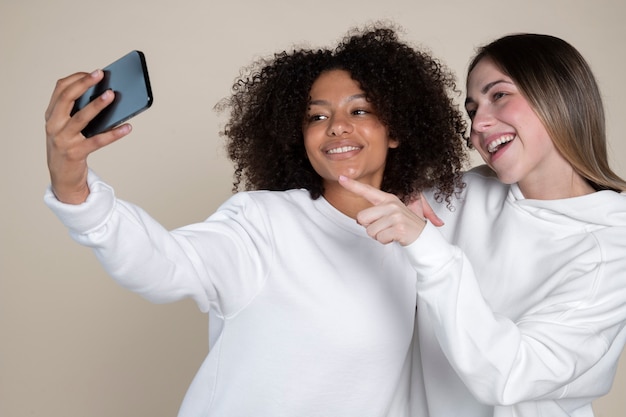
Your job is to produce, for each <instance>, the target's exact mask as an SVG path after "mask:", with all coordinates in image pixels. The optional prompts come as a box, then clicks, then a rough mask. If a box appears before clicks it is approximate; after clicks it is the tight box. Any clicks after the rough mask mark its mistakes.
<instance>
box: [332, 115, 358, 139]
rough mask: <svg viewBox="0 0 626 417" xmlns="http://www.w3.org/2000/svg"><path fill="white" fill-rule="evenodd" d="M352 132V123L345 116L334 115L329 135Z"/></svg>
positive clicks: (341, 134)
mask: <svg viewBox="0 0 626 417" xmlns="http://www.w3.org/2000/svg"><path fill="white" fill-rule="evenodd" d="M351 132H352V124H350V122H349V121H348V120H347V119H346V118H345V117H343V116H339V115H334V116H333V117H332V118H331V120H330V123H329V124H328V131H327V133H328V136H343V135H344V134H348V133H351Z"/></svg>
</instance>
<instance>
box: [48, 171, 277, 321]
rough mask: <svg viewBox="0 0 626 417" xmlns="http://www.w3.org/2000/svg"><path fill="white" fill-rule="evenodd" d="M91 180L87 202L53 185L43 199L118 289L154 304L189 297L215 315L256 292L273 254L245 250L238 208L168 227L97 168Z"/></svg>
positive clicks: (246, 240)
mask: <svg viewBox="0 0 626 417" xmlns="http://www.w3.org/2000/svg"><path fill="white" fill-rule="evenodd" d="M88 184H89V188H90V195H89V197H88V198H87V201H86V202H84V203H83V204H80V205H68V204H63V203H61V202H59V201H58V200H57V199H56V197H55V196H54V194H53V192H52V191H51V189H50V188H48V189H47V191H46V194H45V197H44V200H45V203H46V204H47V205H48V206H49V207H50V208H51V209H52V211H53V212H54V213H55V214H56V215H57V217H58V218H59V219H60V220H61V222H62V223H63V224H64V225H65V226H66V227H67V228H68V230H69V232H70V235H71V237H72V238H73V239H74V240H75V241H77V242H78V243H80V244H81V245H84V246H87V247H90V248H92V249H93V251H94V252H95V254H96V256H97V258H98V260H99V261H100V262H101V264H102V265H103V267H104V268H105V270H106V271H107V273H108V274H109V275H111V276H112V277H113V278H114V279H115V280H116V281H117V282H118V283H119V284H120V285H121V286H123V287H125V288H127V289H129V290H131V291H134V292H136V293H138V294H139V295H141V296H142V297H144V298H146V299H148V300H149V301H151V302H155V303H166V302H172V301H177V300H180V299H183V298H187V297H191V298H192V299H193V300H194V301H195V302H196V303H197V305H198V307H199V308H200V310H201V311H203V312H206V311H208V310H209V308H210V307H214V308H216V310H217V311H218V314H226V312H225V310H233V309H236V308H237V306H236V305H235V304H238V305H241V304H244V303H245V302H246V300H242V299H243V298H246V297H247V298H249V297H250V296H251V294H252V293H254V292H255V291H256V289H258V285H259V282H260V281H261V280H262V278H260V275H261V274H262V273H263V272H262V271H264V268H263V266H262V265H261V261H260V259H261V257H263V256H268V255H267V254H262V253H257V252H258V251H256V252H255V251H254V250H250V251H248V249H249V248H250V247H251V246H252V245H251V244H250V243H249V241H250V239H251V238H250V236H249V233H247V232H246V231H245V230H244V228H243V227H241V222H242V221H239V222H238V221H236V220H229V218H233V217H235V218H236V217H237V216H239V217H240V218H241V217H245V216H243V215H242V214H241V210H237V207H235V208H232V207H231V209H230V210H228V209H225V210H223V212H222V213H221V214H219V215H217V217H219V219H218V220H217V221H210V218H209V219H207V221H205V222H202V223H198V224H194V225H189V226H186V227H184V228H180V229H177V230H173V231H168V230H166V229H165V228H164V227H163V226H162V225H161V224H159V223H158V222H157V221H156V220H154V219H153V218H152V217H150V216H149V215H148V214H147V213H146V212H145V211H143V210H142V209H141V208H139V207H137V206H135V205H133V204H131V203H128V202H125V201H122V200H119V199H116V198H115V195H114V192H113V189H112V188H111V187H110V186H109V185H107V184H105V183H104V182H103V181H101V180H100V178H98V177H97V176H96V175H95V174H94V173H93V172H89V177H88ZM244 221H245V219H244ZM258 223H262V222H258ZM230 224H233V225H234V226H230ZM257 246H258V245H257ZM252 247H254V246H252ZM241 278H245V279H246V280H248V282H247V283H246V285H243V284H241V283H240V282H239V281H240V279H241ZM255 280H256V283H257V285H256V286H255V285H254V281H255ZM235 287H244V290H242V291H237V289H236V288H235ZM230 294H232V295H233V296H232V297H230V298H229V295H230Z"/></svg>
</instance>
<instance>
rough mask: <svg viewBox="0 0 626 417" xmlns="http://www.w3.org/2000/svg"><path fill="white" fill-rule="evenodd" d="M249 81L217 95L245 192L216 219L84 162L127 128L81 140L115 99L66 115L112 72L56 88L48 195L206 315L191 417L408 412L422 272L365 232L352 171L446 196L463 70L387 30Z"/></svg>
mask: <svg viewBox="0 0 626 417" xmlns="http://www.w3.org/2000/svg"><path fill="white" fill-rule="evenodd" d="M246 74H247V75H245V76H242V77H241V79H240V80H238V81H237V82H236V83H235V85H234V86H233V94H232V96H231V97H230V98H228V99H225V100H223V101H222V102H220V103H219V105H218V108H219V109H221V110H229V111H230V118H229V121H228V123H227V124H226V126H225V129H224V132H223V134H224V136H225V137H226V138H227V143H226V146H227V149H228V154H229V156H230V158H231V159H232V160H233V162H234V164H235V181H234V188H235V191H238V190H239V189H240V188H244V190H245V191H242V192H237V193H235V195H234V196H233V197H231V198H230V199H229V200H227V201H226V202H225V203H224V204H223V205H222V206H221V207H220V208H219V209H218V210H217V211H216V212H215V213H214V214H213V215H211V216H210V217H209V218H208V219H207V220H206V221H204V222H202V223H199V224H192V225H189V226H186V227H182V228H180V229H177V230H173V231H168V230H166V229H164V228H163V227H162V226H161V225H159V224H158V223H157V222H156V221H155V220H154V219H152V218H151V217H150V216H149V215H148V214H147V213H145V212H144V211H143V210H141V209H140V208H139V207H137V206H135V205H132V204H131V203H128V202H125V201H122V200H119V199H116V198H115V196H114V193H113V190H112V188H111V187H110V186H109V185H107V184H105V183H104V182H103V181H102V180H101V179H100V178H98V177H97V176H96V174H95V173H94V172H92V171H91V170H89V169H88V167H87V163H86V159H87V155H88V154H89V153H90V152H93V151H95V150H97V149H99V148H101V147H103V146H106V145H108V144H110V143H112V142H114V141H115V140H117V139H120V138H122V137H123V136H125V135H126V134H128V133H129V132H130V129H129V126H128V125H123V126H121V127H117V128H115V129H113V130H111V131H109V132H105V133H102V134H100V135H97V136H94V137H92V138H89V139H85V137H84V136H82V134H81V129H82V128H84V126H85V124H86V123H87V122H88V121H89V120H90V119H92V118H93V117H94V116H95V115H96V114H97V113H98V112H99V111H100V110H101V109H102V108H104V107H105V106H106V105H107V104H108V103H111V101H112V99H113V97H112V94H110V93H105V94H104V95H103V97H102V99H101V100H95V101H94V102H92V103H91V104H90V105H88V106H87V107H85V109H84V110H81V111H80V112H78V113H76V114H75V115H74V116H70V114H69V110H70V109H71V108H72V102H73V100H75V99H77V98H78V97H80V96H81V94H83V93H84V92H85V91H86V90H87V89H88V88H89V87H91V86H93V85H94V84H96V83H97V82H98V81H99V80H100V79H101V78H102V72H101V71H96V72H94V73H92V74H85V73H78V74H74V75H71V76H69V77H67V78H65V79H63V80H61V81H59V83H58V84H57V87H56V89H55V90H54V92H53V95H52V99H51V103H50V106H49V108H48V111H47V113H46V120H47V122H46V131H47V143H48V165H49V169H50V176H51V180H52V184H51V187H50V188H49V189H48V191H47V194H46V202H47V204H48V205H49V206H50V207H51V208H52V210H53V211H54V212H55V213H56V214H57V215H58V217H59V218H60V219H61V221H62V222H63V223H64V224H65V225H66V226H67V227H68V228H69V230H70V232H71V235H72V236H73V238H74V239H76V240H77V241H78V242H79V243H81V244H83V245H86V246H89V247H92V248H93V249H94V251H95V253H96V255H97V256H98V258H99V259H100V261H101V262H102V264H103V265H104V267H105V268H106V270H107V271H108V273H109V274H110V275H111V276H112V277H113V278H114V279H116V280H117V281H118V282H119V283H120V284H121V285H123V286H125V287H127V288H129V289H130V290H132V291H135V292H137V293H139V294H140V295H142V296H144V297H146V298H147V299H149V300H151V301H153V302H169V301H174V300H179V299H181V298H184V297H191V298H193V299H194V300H195V301H196V303H197V304H198V306H199V308H200V309H201V310H202V311H204V312H209V313H210V317H211V318H210V325H211V335H212V336H211V339H212V340H211V350H210V352H209V354H208V356H207V358H206V360H205V361H204V363H203V364H202V366H201V368H200V370H199V371H198V374H197V375H196V377H195V379H194V381H193V383H192V384H191V386H190V388H189V390H188V392H187V395H186V397H185V400H184V402H183V404H182V406H181V409H180V414H179V415H180V416H210V415H216V416H223V415H227V416H252V415H254V416H268V417H269V416H271V417H274V416H279V415H285V416H313V415H316V416H317V415H320V416H321V415H324V416H360V417H363V416H373V417H374V416H375V417H380V416H384V415H393V416H396V415H405V414H406V413H407V412H408V390H409V376H410V361H411V343H412V335H413V325H414V316H415V284H416V279H415V270H414V269H413V268H412V267H411V265H410V264H409V262H408V260H407V259H406V257H405V255H404V253H403V249H402V246H401V243H402V242H401V241H400V240H399V241H400V244H392V245H381V244H379V243H378V242H376V241H373V240H372V239H370V238H369V237H368V236H367V234H366V233H365V232H364V231H363V229H362V227H361V226H360V225H359V224H357V222H356V221H355V216H356V213H358V212H359V211H361V210H363V209H364V208H366V207H370V206H371V203H370V202H368V201H367V200H366V199H363V198H361V197H359V196H357V195H355V194H353V193H351V192H348V191H346V190H345V189H344V188H343V187H342V186H341V185H339V183H338V179H339V178H342V177H344V176H347V177H350V178H352V179H355V180H358V181H361V182H363V183H366V184H369V185H371V186H372V187H375V188H376V189H382V190H384V191H386V192H389V193H393V194H394V195H397V196H398V198H400V199H401V200H402V201H404V202H406V203H409V202H410V201H411V200H413V199H414V197H415V196H416V195H418V194H419V193H420V192H421V191H422V190H424V189H426V188H429V189H430V188H434V189H436V190H437V193H438V196H439V199H440V201H450V198H451V195H452V194H453V193H454V191H455V189H456V187H458V186H459V185H460V182H459V172H460V170H461V168H462V165H463V162H464V158H465V155H464V151H463V145H462V143H463V137H464V132H465V124H464V122H463V117H462V114H461V113H460V112H459V111H458V110H457V109H456V107H455V106H454V104H453V100H452V98H451V96H450V94H451V93H452V92H453V91H454V89H455V86H454V81H453V78H452V76H451V74H450V73H449V72H448V70H446V69H445V68H444V67H443V66H442V65H441V64H440V63H439V62H438V61H436V60H435V59H433V58H432V57H431V56H430V55H429V54H427V53H426V52H422V51H420V50H417V49H415V48H412V47H410V46H409V45H407V44H405V43H403V42H400V41H399V40H398V39H397V36H396V34H395V32H394V31H393V30H392V29H389V28H385V27H377V28H373V29H369V30H364V31H362V32H354V33H351V34H349V35H348V36H347V37H346V38H345V39H343V41H342V42H340V43H339V45H338V46H337V47H336V48H334V49H332V50H331V49H319V50H310V49H298V50H294V51H291V52H282V53H278V54H276V55H274V56H273V57H272V58H270V59H264V60H260V61H259V62H257V63H255V64H254V65H252V66H251V67H250V68H249V69H248V71H247V72H246Z"/></svg>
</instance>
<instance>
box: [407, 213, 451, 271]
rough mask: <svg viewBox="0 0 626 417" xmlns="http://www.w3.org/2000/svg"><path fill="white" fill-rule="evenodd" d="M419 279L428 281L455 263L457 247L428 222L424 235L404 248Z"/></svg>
mask: <svg viewBox="0 0 626 417" xmlns="http://www.w3.org/2000/svg"><path fill="white" fill-rule="evenodd" d="M404 249H405V251H406V253H407V254H408V257H409V262H410V263H411V265H412V266H413V268H415V270H416V271H417V278H418V280H420V281H426V280H428V279H429V278H431V277H434V276H435V275H437V274H438V273H439V271H440V270H441V269H442V268H444V267H445V266H446V265H448V264H449V263H450V262H452V261H453V259H454V256H455V252H456V247H455V246H453V245H451V244H450V243H448V241H447V240H446V239H445V238H444V237H443V236H442V234H441V232H439V230H437V227H436V226H433V225H432V223H430V222H427V223H426V227H425V228H424V230H423V231H422V234H421V235H420V236H419V237H418V238H417V239H416V240H415V242H413V243H411V244H410V245H408V246H405V247H404Z"/></svg>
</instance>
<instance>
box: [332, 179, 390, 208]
mask: <svg viewBox="0 0 626 417" xmlns="http://www.w3.org/2000/svg"><path fill="white" fill-rule="evenodd" d="M339 184H341V185H342V186H343V188H345V189H346V190H348V191H350V192H352V193H354V194H356V195H358V196H361V197H363V198H364V199H366V200H367V201H369V202H370V203H372V204H373V205H375V206H377V205H379V204H381V203H383V202H384V201H386V200H387V195H388V194H387V193H386V192H384V191H381V190H379V189H378V188H374V187H372V186H371V185H368V184H364V183H362V182H359V181H357V180H353V179H352V178H348V177H346V176H344V175H340V176H339Z"/></svg>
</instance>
